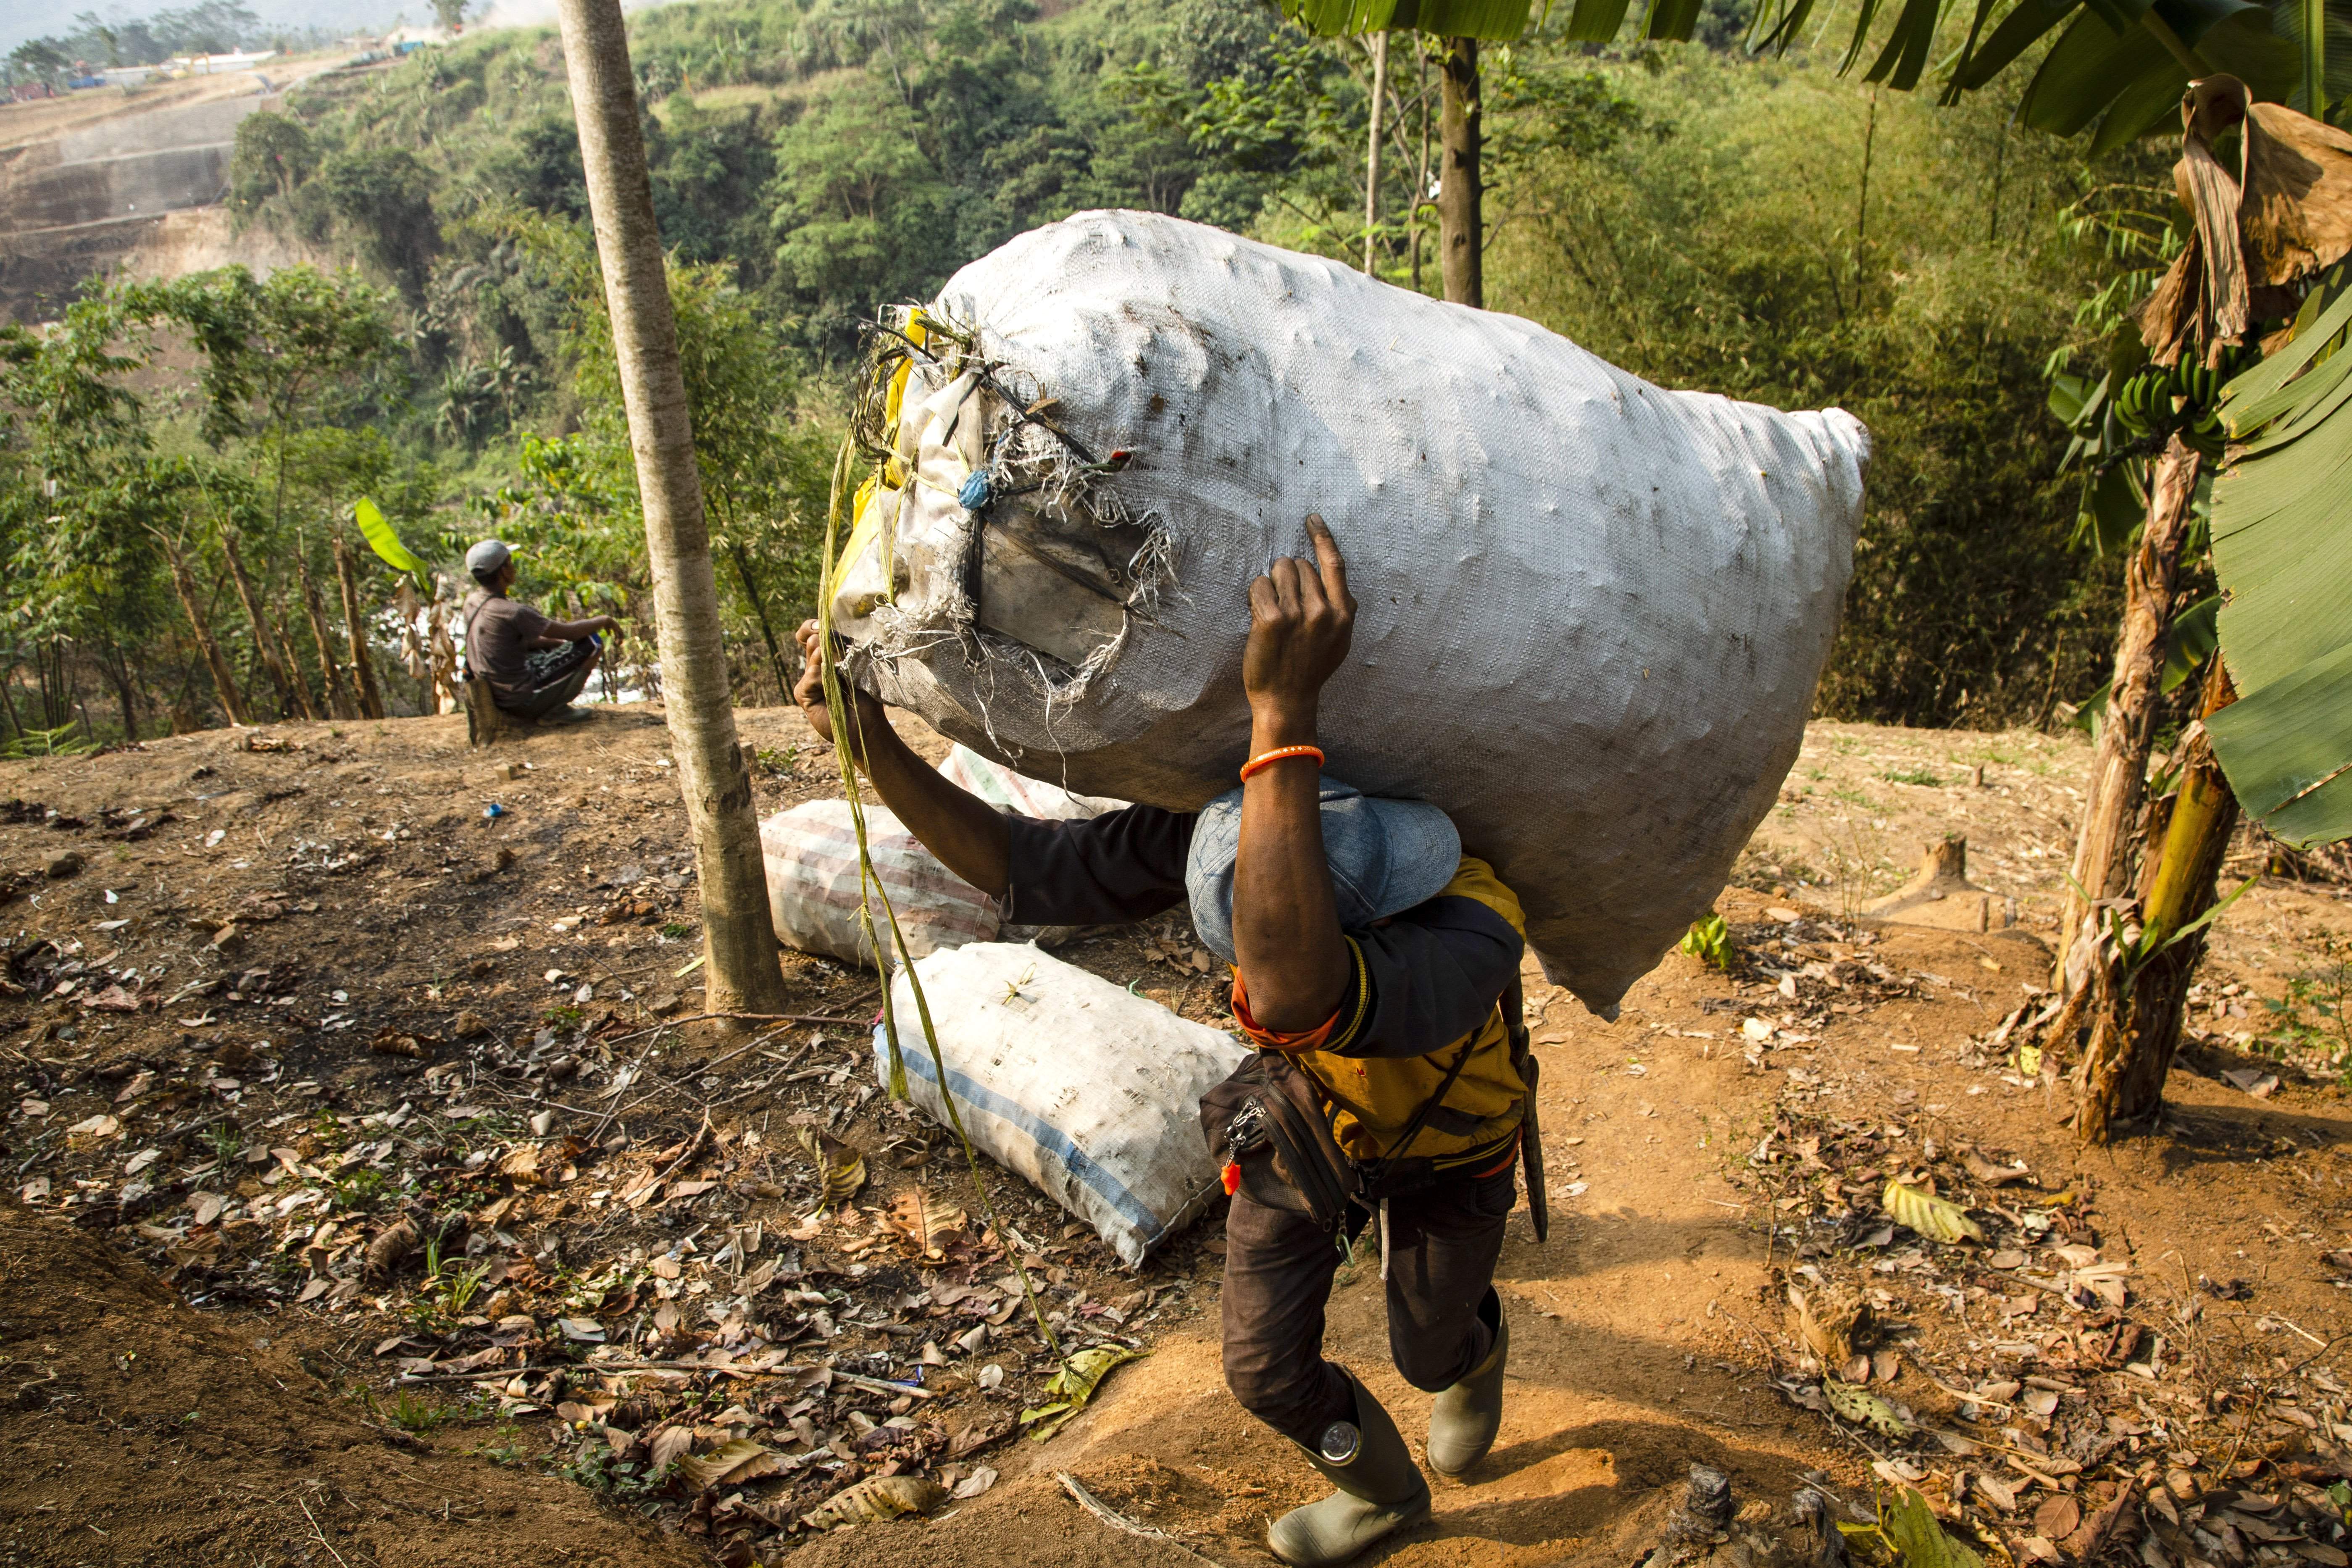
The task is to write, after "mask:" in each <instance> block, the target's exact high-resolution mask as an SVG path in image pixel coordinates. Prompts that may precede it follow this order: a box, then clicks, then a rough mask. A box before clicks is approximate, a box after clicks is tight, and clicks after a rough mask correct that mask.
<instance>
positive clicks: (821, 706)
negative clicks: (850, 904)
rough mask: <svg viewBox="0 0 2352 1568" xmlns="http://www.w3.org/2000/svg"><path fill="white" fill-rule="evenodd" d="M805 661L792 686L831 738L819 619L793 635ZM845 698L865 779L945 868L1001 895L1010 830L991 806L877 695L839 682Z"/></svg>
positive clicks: (1007, 883)
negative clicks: (902, 733) (919, 746)
mask: <svg viewBox="0 0 2352 1568" xmlns="http://www.w3.org/2000/svg"><path fill="white" fill-rule="evenodd" d="M798 637H799V641H800V645H801V657H802V658H804V659H806V660H807V661H808V662H807V665H806V667H805V668H803V670H802V671H801V678H800V679H799V680H798V681H796V682H794V683H793V700H794V701H796V702H798V703H799V704H800V705H801V711H802V712H803V713H804V714H806V715H807V716H808V721H809V728H811V729H812V730H814V731H816V732H817V734H818V735H820V736H821V737H823V738H824V740H826V741H827V742H830V741H831V740H832V739H833V714H832V712H831V711H830V710H828V709H827V708H826V707H825V703H824V670H823V669H822V668H821V667H820V666H819V664H818V662H817V653H818V643H817V637H818V632H817V624H816V623H815V622H814V621H805V622H803V623H802V625H801V628H800V632H799V634H798ZM842 687H843V689H844V692H845V695H846V696H847V697H848V699H849V708H850V736H849V754H850V755H851V756H852V757H855V758H857V759H859V761H860V762H862V763H863V764H864V767H865V771H866V780H867V782H869V783H870V784H873V786H874V793H875V794H877V795H880V796H881V797H882V804H883V805H887V806H888V807H889V808H890V810H891V813H892V814H893V815H894V816H897V817H898V820H899V822H900V823H902V824H903V825H904V826H906V829H907V831H908V832H909V833H911V834H913V835H914V836H915V837H917V838H919V839H921V840H922V842H923V847H925V848H927V849H929V851H930V852H931V853H932V854H934V855H936V856H938V857H939V858H940V861H941V862H942V863H944V864H945V865H946V867H947V868H948V869H949V870H950V871H953V872H954V873H955V874H956V875H957V876H959V877H961V878H962V879H964V880H965V881H967V882H970V883H971V885H972V886H973V887H975V888H978V889H980V890H981V891H982V892H983V893H986V894H987V895H988V896H989V897H990V898H992V899H1000V900H1001V899H1003V897H1004V896H1005V892H1006V890H1007V889H1009V888H1010V887H1011V886H1012V882H1013V869H1012V844H1013V830H1012V828H1010V827H1009V826H1006V825H1005V821H1004V818H1003V817H1002V816H998V815H997V813H996V810H995V808H994V807H992V806H991V805H989V804H988V803H987V802H986V801H984V800H982V799H981V798H980V797H979V796H978V795H973V794H971V792H970V791H968V790H964V789H960V788H958V787H957V786H956V785H955V784H951V783H950V782H949V781H948V779H947V777H946V775H945V774H943V773H940V771H939V770H938V769H937V768H934V767H932V766H931V765H930V764H929V763H926V762H924V761H923V759H922V758H920V757H919V756H917V755H916V754H915V752H914V751H913V749H912V748H911V747H909V746H908V744H907V742H904V741H902V740H900V739H899V738H898V731H896V730H894V729H892V728H891V727H890V718H889V712H888V710H887V709H885V708H884V707H883V706H882V704H881V702H880V701H879V700H877V699H876V698H874V697H873V696H871V695H869V694H868V693H866V692H864V691H860V690H858V689H857V688H856V687H855V686H854V685H852V684H851V683H850V682H849V681H848V680H847V679H844V680H843V681H842Z"/></svg>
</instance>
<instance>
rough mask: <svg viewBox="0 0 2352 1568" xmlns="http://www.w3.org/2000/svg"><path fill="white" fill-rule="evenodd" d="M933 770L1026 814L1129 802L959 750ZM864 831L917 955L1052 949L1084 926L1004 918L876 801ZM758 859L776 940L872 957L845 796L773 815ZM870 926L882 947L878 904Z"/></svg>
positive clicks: (885, 934)
mask: <svg viewBox="0 0 2352 1568" xmlns="http://www.w3.org/2000/svg"><path fill="white" fill-rule="evenodd" d="M940 773H944V774H945V775H946V776H947V777H949V778H950V779H952V780H953V781H954V782H955V783H957V784H961V785H962V786H963V787H964V788H965V789H968V790H970V791H971V792H972V793H973V794H974V795H979V796H980V797H981V798H982V799H983V800H986V801H988V802H990V803H991V804H992V805H1000V806H1003V807H1006V808H1007V809H1010V810H1013V811H1018V812H1021V813H1023V814H1024V815H1026V816H1058V817H1079V816H1099V815H1101V814H1102V813H1103V812H1105V811H1109V810H1113V809H1115V808H1117V807H1118V806H1120V805H1125V804H1126V803H1125V802H1123V801H1116V800H1101V799H1097V798H1094V797H1091V796H1086V795H1072V794H1070V793H1069V792H1068V791H1067V790H1065V789H1063V788H1061V787H1060V786H1059V785H1057V784H1045V783H1044V782H1042V781H1040V780H1037V779H1032V778H1024V777H1023V776H1022V775H1021V774H1019V773H1014V772H1013V770H1012V769H1010V768H1008V767H1005V766H1003V764H1001V763H994V762H991V761H990V760H989V759H988V758H986V757H983V756H980V755H978V754H977V753H975V752H971V751H969V750H967V749H965V748H964V747H962V746H958V747H956V748H955V749H954V750H953V751H951V752H949V753H948V757H947V760H946V761H945V762H943V763H940ZM866 845H867V847H868V848H869V849H870V850H871V851H872V853H873V858H874V875H875V877H876V879H877V880H878V881H879V882H880V883H881V884H882V889H883V891H885V892H886V893H887V894H888V895H889V898H890V905H891V908H893V909H894V910H897V911H898V929H899V931H901V932H902V933H903V934H904V935H905V937H906V939H907V946H908V951H910V952H913V953H914V955H915V956H916V957H917V958H920V957H922V956H923V955H924V954H925V953H928V952H936V951H937V950H939V949H940V948H943V947H961V946H962V945H963V944H964V943H966V942H994V941H996V940H997V939H998V938H999V937H1003V938H1004V939H1005V940H1006V941H1009V942H1044V943H1045V945H1047V946H1048V947H1057V946H1059V945H1060V944H1061V943H1063V942H1066V941H1068V940H1070V939H1071V938H1072V937H1074V936H1076V934H1077V932H1078V931H1079V930H1080V929H1082V928H1080V927H1076V926H1021V925H1012V926H1008V925H1006V924H1004V923H1003V920H1002V918H1001V916H1000V913H999V911H998V910H997V906H996V902H995V900H992V899H991V898H989V897H988V895H986V894H985V893H982V891H981V890H980V889H978V888H975V887H973V886H972V885H971V883H969V882H967V881H965V880H964V879H962V878H961V877H959V876H957V875H956V874H955V873H954V872H952V871H950V870H949V869H948V868H947V867H946V866H944V865H943V864H941V863H940V858H939V857H937V856H935V855H933V854H932V853H931V852H930V851H929V849H926V848H924V847H923V846H922V843H921V841H920V840H919V839H918V838H916V837H915V836H914V835H913V834H911V833H909V832H908V831H907V830H906V828H905V827H904V826H901V825H900V823H899V821H898V817H896V816H893V815H892V814H891V813H890V812H888V811H887V810H885V809H884V808H882V807H880V806H877V805H868V806H867V807H866ZM760 856H761V859H762V860H763V861H765V862H766V865H767V876H768V914H769V917H770V918H771V919H772V920H773V921H774V922H775V927H776V940H778V941H779V942H782V943H783V944H784V945H785V946H786V947H796V948H799V949H800V950H801V951H802V952H821V953H824V955H826V956H827V957H829V958H838V959H842V960H844V961H845V962H847V963H863V964H870V963H873V962H874V953H873V950H872V949H871V948H869V947H868V946H867V945H866V938H865V933H864V928H863V926H862V925H861V923H860V922H859V921H858V918H857V905H858V900H859V897H860V884H859V881H858V876H857V830H856V826H854V825H853V824H852V823H851V822H850V819H849V803H848V802H847V801H845V800H812V801H804V802H803V803H802V804H801V805H795V806H793V807H791V808H790V809H788V810H784V811H780V812H778V813H776V814H775V815H774V816H771V817H769V818H768V819H767V820H766V821H764V822H762V823H761V824H760ZM874 929H875V931H877V933H879V934H880V936H881V937H882V940H883V943H884V945H885V946H887V945H888V943H889V931H890V922H889V918H888V916H887V915H886V914H884V912H883V910H882V906H881V904H880V903H879V902H878V901H877V903H876V904H875V906H874ZM894 962H895V960H894Z"/></svg>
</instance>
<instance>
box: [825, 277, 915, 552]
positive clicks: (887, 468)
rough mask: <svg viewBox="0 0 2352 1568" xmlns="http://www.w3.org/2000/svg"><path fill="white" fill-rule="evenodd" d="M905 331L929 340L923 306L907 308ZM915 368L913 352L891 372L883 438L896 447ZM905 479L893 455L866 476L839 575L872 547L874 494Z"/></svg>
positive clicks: (877, 520) (853, 507)
mask: <svg viewBox="0 0 2352 1568" xmlns="http://www.w3.org/2000/svg"><path fill="white" fill-rule="evenodd" d="M906 331H907V340H908V342H911V343H913V344H915V345H916V346H917V347H918V348H919V347H921V346H923V345H924V344H925V343H927V342H929V341H930V329H929V325H928V324H926V322H925V321H924V320H923V309H922V307H921V306H919V305H917V306H914V307H912V308H911V309H909V310H908V312H907V329H906ZM914 371H915V361H914V356H912V355H911V354H910V355H908V357H907V358H905V359H902V360H900V361H899V362H898V369H897V370H895V371H893V372H891V373H890V391H889V394H888V396H887V399H886V401H885V402H884V404H883V413H884V417H885V420H886V426H885V429H884V435H883V439H884V442H885V444H886V445H887V446H890V447H897V446H898V416H899V410H900V409H901V408H902V407H903V406H904V405H905V403H906V400H907V381H908V377H909V376H911V375H912V374H914ZM906 482H907V474H906V471H905V468H904V466H903V465H902V464H900V463H899V461H898V458H897V457H896V456H895V455H894V456H892V457H889V458H885V459H884V460H883V461H882V463H881V464H880V466H878V467H877V468H876V469H875V471H874V472H873V473H871V474H869V475H868V476H866V482H865V483H864V484H862V485H860V486H858V487H857V497H856V500H854V501H852V502H851V503H850V509H849V517H850V523H849V537H848V538H847V539H845V540H844V541H843V542H842V545H841V553H840V554H839V555H838V556H836V557H835V559H834V563H833V570H834V575H835V577H836V578H837V577H840V576H841V575H843V574H845V573H846V572H847V571H848V569H849V563H851V562H853V561H855V560H856V559H857V558H858V557H859V556H860V555H862V554H864V553H865V552H866V551H867V550H869V549H871V548H872V547H873V544H874V535H875V531H876V530H877V529H878V528H879V527H880V526H881V513H880V512H879V511H878V510H877V509H876V508H875V507H874V505H873V504H872V503H873V500H874V498H875V496H876V495H877V493H878V492H879V491H881V490H883V489H894V490H895V489H900V488H902V487H904V486H905V484H906ZM885 564H886V565H887V563H885ZM882 580H883V581H884V582H885V583H896V582H897V580H898V577H897V574H896V573H895V572H887V571H886V572H885V573H883V574H882Z"/></svg>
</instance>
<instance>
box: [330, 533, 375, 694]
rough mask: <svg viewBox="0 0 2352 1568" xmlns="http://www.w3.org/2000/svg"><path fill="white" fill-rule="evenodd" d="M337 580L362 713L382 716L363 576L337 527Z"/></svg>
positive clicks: (353, 674)
mask: <svg viewBox="0 0 2352 1568" xmlns="http://www.w3.org/2000/svg"><path fill="white" fill-rule="evenodd" d="M335 581H336V584H338V585H339V586H340V587H341V590H342V595H343V635H344V636H345V637H348V638H349V639H350V640H351V645H352V685H353V686H355V687H357V688H358V689H359V703H360V717H361V718H362V719H381V718H383V690H382V689H380V688H378V687H377V685H376V683H375V661H374V660H373V659H372V658H369V657H368V640H367V617H366V616H364V615H362V613H361V611H360V580H359V576H358V574H356V573H354V572H353V571H352V552H351V549H350V547H349V545H348V544H346V542H344V539H343V531H342V530H341V529H340V528H338V529H337V530H335Z"/></svg>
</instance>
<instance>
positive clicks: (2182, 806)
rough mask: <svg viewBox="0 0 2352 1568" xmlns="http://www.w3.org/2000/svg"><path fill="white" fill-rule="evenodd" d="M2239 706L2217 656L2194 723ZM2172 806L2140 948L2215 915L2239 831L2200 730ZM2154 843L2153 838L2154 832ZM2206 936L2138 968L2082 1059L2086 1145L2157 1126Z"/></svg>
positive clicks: (2143, 904)
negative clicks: (2136, 1126)
mask: <svg viewBox="0 0 2352 1568" xmlns="http://www.w3.org/2000/svg"><path fill="white" fill-rule="evenodd" d="M2236 700H2238V693H2237V689H2236V688H2235V687H2233V686H2232V685H2231V683H2230V674H2229V670H2228V669H2227V668H2226V667H2224V665H2223V664H2222V662H2221V657H2220V656H2219V655H2218V654H2217V655H2215V656H2214V658H2213V662H2212V667H2211V668H2210V670H2209V671H2208V672H2207V674H2206V678H2205V691H2204V700H2203V701H2202V702H2201V703H2200V706H2199V711H2198V717H2199V719H2200V720H2202V719H2205V718H2207V717H2210V715H2211V714H2212V713H2213V712H2214V711H2215V710H2219V709H2222V708H2226V707H2228V706H2229V705H2230V704H2231V703H2232V702H2235V701H2236ZM2170 805H2171V810H2170V812H2169V814H2168V816H2166V818H2165V821H2164V826H2163V828H2162V830H2161V836H2162V844H2163V847H2162V849H2161V851H2160V852H2158V853H2157V854H2156V855H2154V856H2152V857H2151V858H2150V862H2149V866H2148V869H2147V875H2146V876H2145V877H2144V878H2143V879H2142V883H2143V886H2142V890H2141V893H2140V921H2141V926H2142V928H2143V930H2144V931H2145V933H2146V934H2145V935H2144V937H2143V938H2142V941H2143V942H2144V943H2145V944H2146V945H2147V946H2148V947H2151V948H2153V947H2158V946H2161V945H2162V944H2163V943H2164V942H2166V941H2168V939H2169V938H2170V937H2171V936H2172V934H2173V933H2174V932H2176V931H2179V930H2180V928H2181V927H2183V926H2185V925H2187V924H2189V922H2190V921H2194V920H2195V919H2197V918H2198V917H2199V916H2200V915H2201V914H2203V913H2204V912H2205V911H2206V910H2210V909H2211V908H2212V907H2213V900H2214V898H2215V897H2216V894H2217V891H2218V887H2217V885H2218V883H2219V881H2220V879H2221V862H2222V859H2223V858H2225V857H2226V856H2227V855H2228V854H2229V851H2230V836H2231V834H2232V833H2233V832H2235V831H2236V829H2237V826H2238V800H2237V797H2236V796H2235V795H2232V794H2231V793H2230V781H2229V780H2228V779H2226V778H2224V777H2223V776H2222V775H2221V763H2218V762H2216V761H2215V760H2214V758H2213V746H2212V742H2210V741H2208V740H2207V739H2206V738H2205V731H2204V730H2203V728H2202V727H2201V725H2200V728H2199V729H2198V730H2196V731H2194V732H2193V733H2192V734H2191V735H2190V737H2189V743H2188V746H2187V748H2186V754H2185V756H2184V759H2183V763H2182V766H2181V770H2180V787H2179V792H2178V793H2177V794H2175V795H2174V796H2173V797H2172V800H2171V802H2170ZM2150 837H2156V833H2155V831H2154V830H2151V834H2150ZM2208 930H2210V928H2206V929H2205V930H2200V931H2194V932H2192V933H2191V934H2189V936H2187V937H2185V938H2183V939H2182V940H2180V941H2179V942H2175V943H2174V944H2173V945H2172V946H2170V947H2168V948H2165V949H2164V951H2162V952H2158V954H2157V955H2156V956H2155V957H2154V958H2152V959H2150V960H2148V961H2147V963H2145V964H2143V965H2142V966H2141V967H2140V969H2139V971H2138V972H2137V973H2136V974H2134V975H2133V976H2132V980H2131V984H2130V988H2129V994H2128V995H2127V996H2126V997H2125V998H2124V999H2123V1001H2122V1004H2121V1006H2120V1009H2119V1012H2120V1019H2119V1023H2120V1026H2119V1027H2114V1028H2108V1029H2105V1030H2102V1031H2100V1032H2099V1033H2098V1035H2097V1036H2096V1037H2095V1039H2094V1041H2093V1047H2094V1048H2093V1049H2092V1050H2090V1051H2087V1052H2085V1053H2084V1058H2083V1065H2082V1068H2081V1069H2080V1070H2079V1071H2078V1072H2077V1073H2076V1074H2075V1089H2076V1092H2077V1098H2078V1100H2079V1101H2080V1105H2081V1109H2080V1110H2079V1112H2078V1113H2077V1121H2076V1127H2077V1129H2078V1130H2079V1131H2080V1132H2081V1135H2082V1137H2083V1140H2084V1142H2104V1141H2105V1138H2106V1135H2107V1127H2108V1124H2109V1123H2110V1122H2113V1121H2137V1120H2139V1119H2141V1118H2144V1117H2150V1116H2153V1115H2154V1114H2155V1113H2156V1111H2157V1110H2158V1108H2159V1107H2160V1106H2161V1105H2162V1104H2163V1103H2164V1079H2165V1075H2166V1074H2167V1073H2168V1072H2170V1071H2171V1070H2172V1057H2173V1053H2174V1052H2175V1051H2176V1050H2178V1049H2179V1046H2180V1032H2181V1027H2182V1026H2183V1024H2184V1023H2185V1022H2186V1021H2187V1013H2188V1005H2189V980H2190V979H2191V977H2192V976H2193V975H2194V974H2195V973H2196V971H2197V963H2198V961H2199V960H2200V959H2201V958H2203V957H2204V955H2205V938H2206V934H2207V931H2208Z"/></svg>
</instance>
